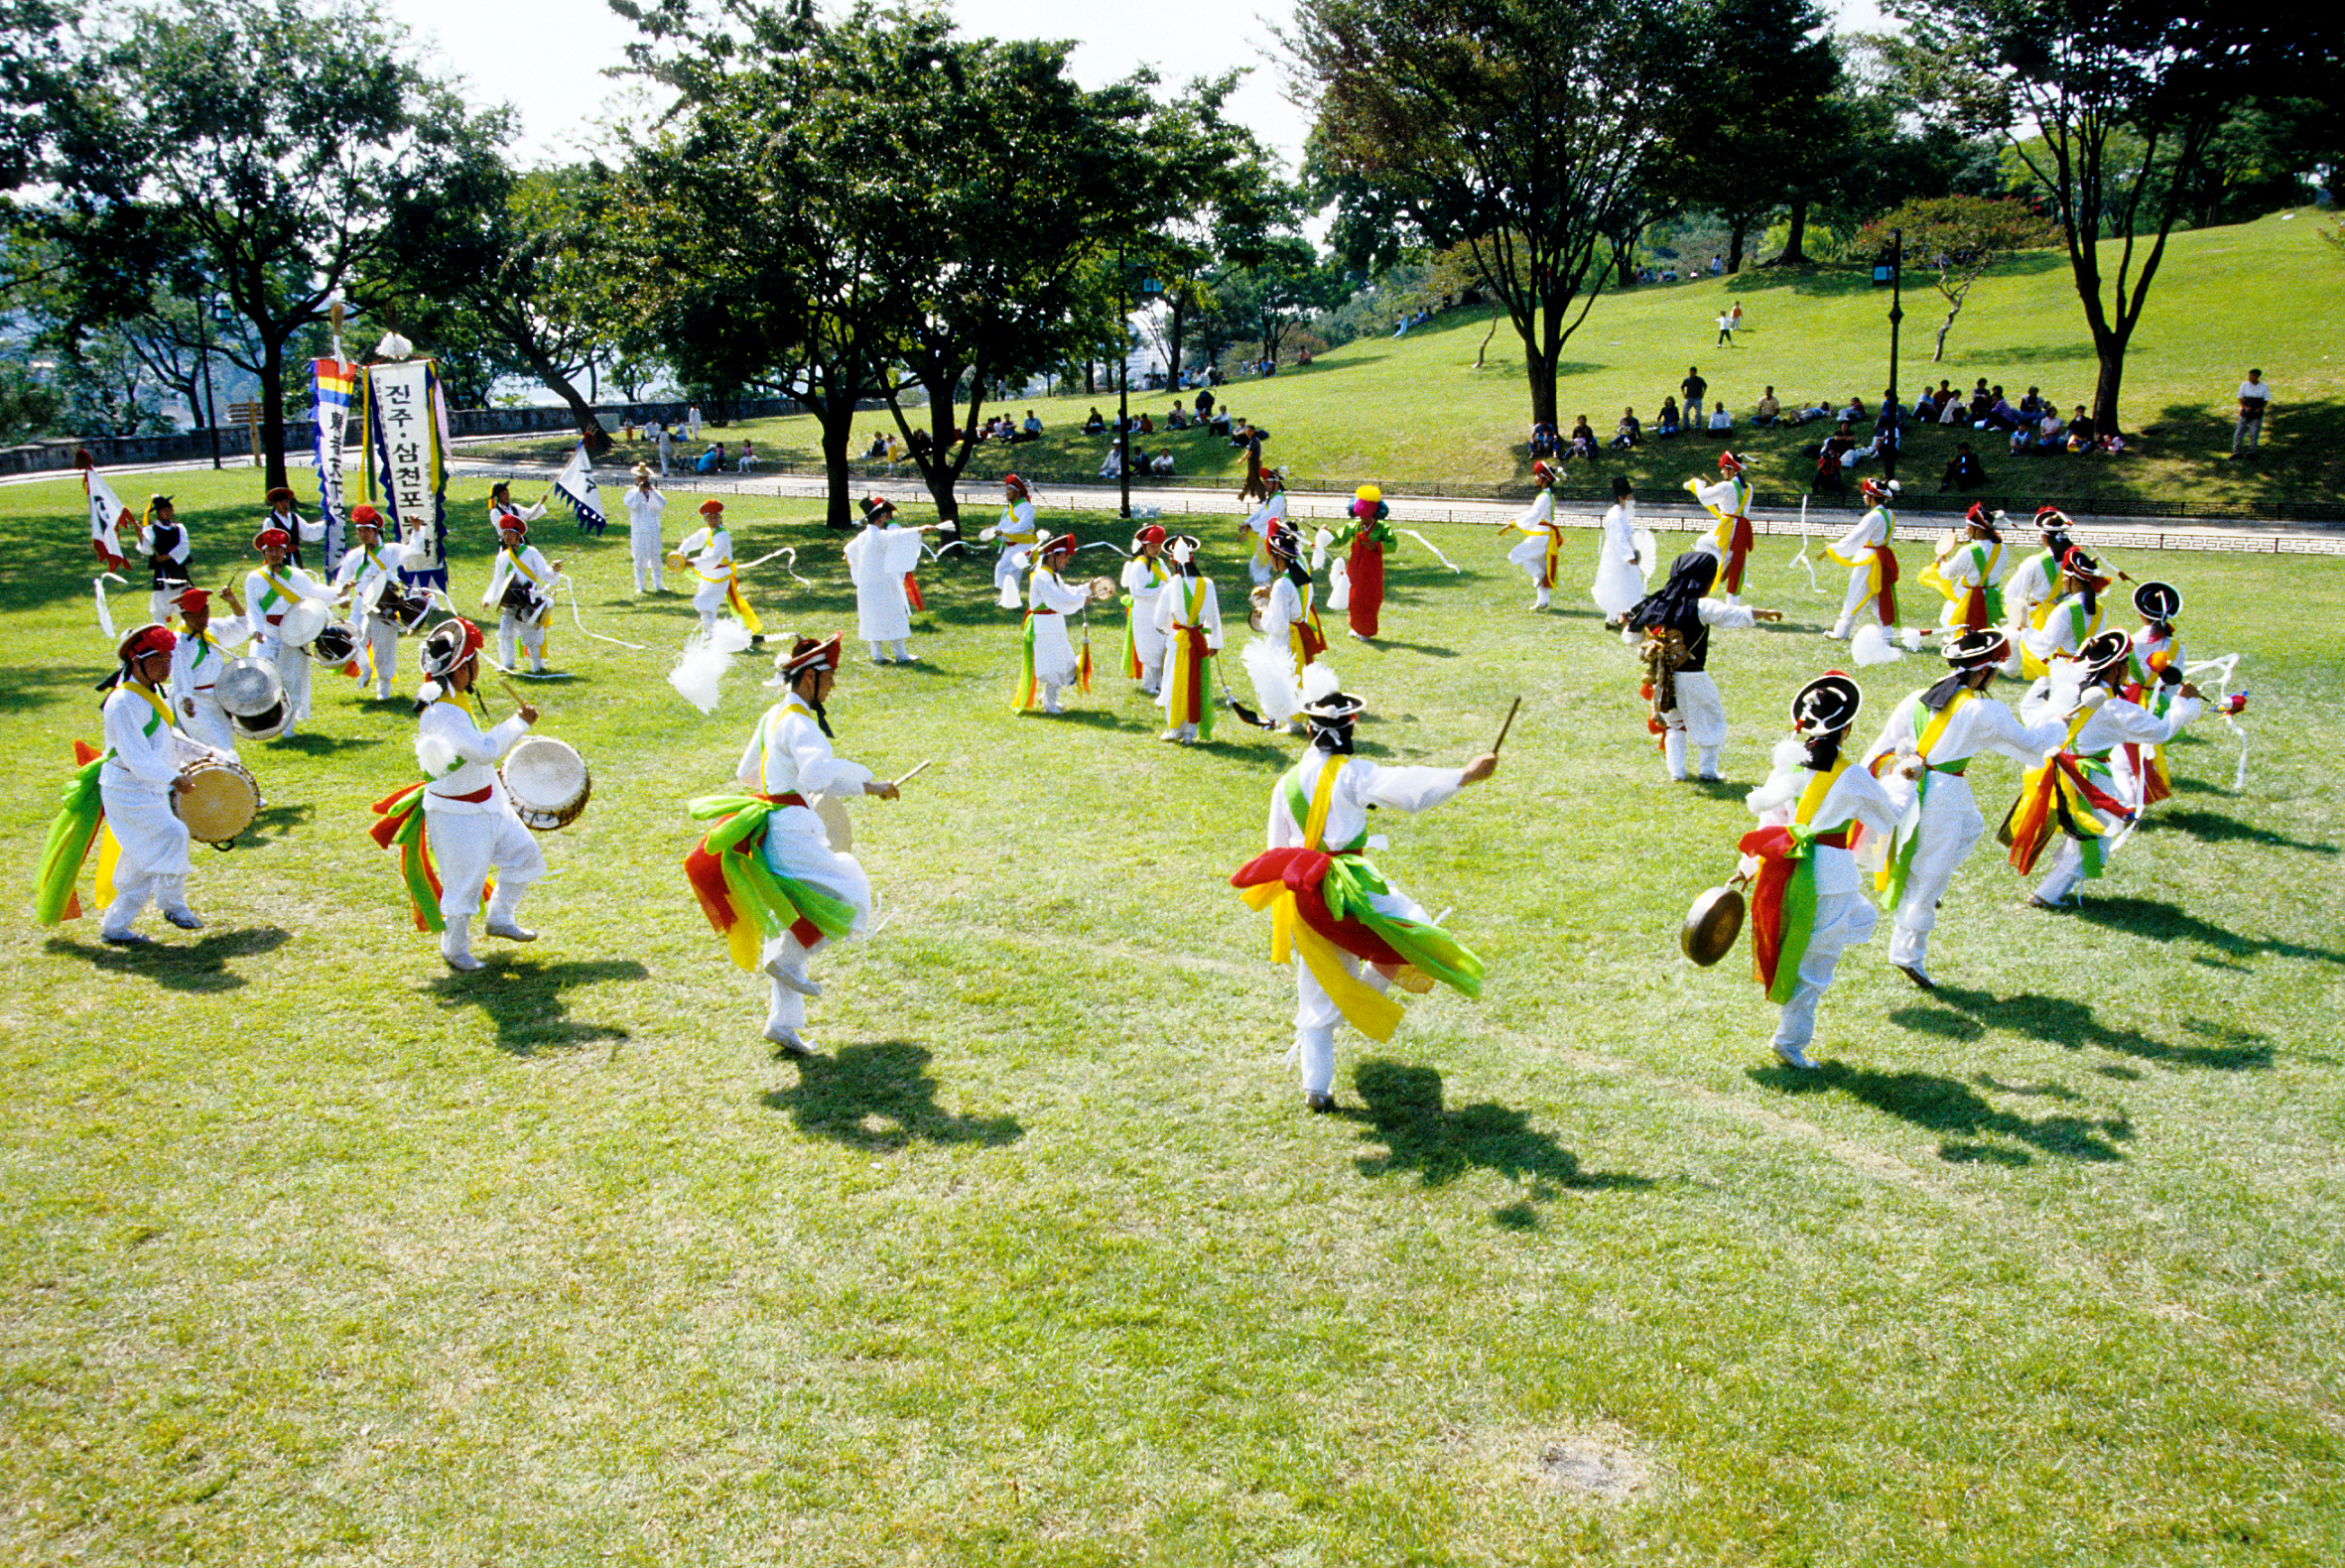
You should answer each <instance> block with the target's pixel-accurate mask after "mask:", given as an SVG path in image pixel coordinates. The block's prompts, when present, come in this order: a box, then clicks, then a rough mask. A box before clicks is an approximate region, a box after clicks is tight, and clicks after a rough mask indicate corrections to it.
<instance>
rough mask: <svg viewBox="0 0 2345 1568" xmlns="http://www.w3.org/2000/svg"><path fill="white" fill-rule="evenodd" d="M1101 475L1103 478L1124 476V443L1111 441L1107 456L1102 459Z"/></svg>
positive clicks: (1108, 445)
mask: <svg viewBox="0 0 2345 1568" xmlns="http://www.w3.org/2000/svg"><path fill="white" fill-rule="evenodd" d="M1100 477H1101V478H1103V479H1120V478H1122V477H1123V443H1121V442H1119V441H1111V442H1109V443H1108V444H1107V456H1106V457H1102V458H1101V459H1100Z"/></svg>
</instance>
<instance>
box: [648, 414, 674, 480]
mask: <svg viewBox="0 0 2345 1568" xmlns="http://www.w3.org/2000/svg"><path fill="white" fill-rule="evenodd" d="M653 446H654V447H655V448H657V450H658V452H659V456H660V477H661V478H663V479H664V478H666V477H667V476H668V464H669V463H670V462H672V461H674V460H675V457H676V433H675V432H674V431H672V430H670V429H669V428H668V422H667V421H666V420H661V421H660V434H659V438H658V440H657V441H655V442H654V443H653Z"/></svg>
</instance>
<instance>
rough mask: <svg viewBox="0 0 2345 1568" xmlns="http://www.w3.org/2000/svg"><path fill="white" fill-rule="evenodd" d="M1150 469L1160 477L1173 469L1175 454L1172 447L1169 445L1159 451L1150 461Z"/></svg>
mask: <svg viewBox="0 0 2345 1568" xmlns="http://www.w3.org/2000/svg"><path fill="white" fill-rule="evenodd" d="M1148 471H1149V472H1150V473H1153V474H1155V475H1156V476H1157V477H1158V478H1163V477H1165V476H1167V475H1169V474H1170V473H1171V472H1172V471H1173V454H1172V449H1171V448H1170V447H1167V448H1165V449H1164V450H1163V451H1162V452H1159V453H1158V454H1157V455H1156V456H1155V457H1154V458H1153V459H1151V460H1150V462H1149V463H1148Z"/></svg>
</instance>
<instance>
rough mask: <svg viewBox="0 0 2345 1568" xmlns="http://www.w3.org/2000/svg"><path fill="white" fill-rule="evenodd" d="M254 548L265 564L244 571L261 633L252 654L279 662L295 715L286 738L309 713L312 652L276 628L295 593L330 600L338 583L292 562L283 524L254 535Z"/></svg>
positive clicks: (289, 711) (249, 601)
mask: <svg viewBox="0 0 2345 1568" xmlns="http://www.w3.org/2000/svg"><path fill="white" fill-rule="evenodd" d="M252 548H253V549H255V550H257V551H259V552H260V553H261V565H260V566H258V567H256V568H254V569H253V570H252V571H250V572H247V573H246V574H245V575H244V602H245V603H246V604H247V605H248V606H249V609H248V611H247V613H248V614H249V616H250V617H251V620H252V632H253V636H254V637H255V638H256V639H258V642H257V646H255V647H254V649H253V654H254V656H255V657H257V658H262V659H266V660H268V661H269V662H270V663H271V664H274V665H275V666H277V678H278V680H279V681H281V682H282V683H283V684H284V687H285V711H286V713H287V714H288V715H290V716H291V718H290V719H289V721H288V722H287V723H286V726H285V729H284V732H283V734H281V735H279V737H278V738H279V739H284V738H286V737H287V736H290V735H291V734H292V733H293V726H294V723H296V722H298V721H300V720H302V719H307V718H309V717H310V655H309V654H308V652H306V651H305V650H303V649H300V648H289V647H287V646H286V645H285V641H284V639H283V638H282V637H280V636H279V635H278V630H277V628H278V625H279V623H280V622H282V621H283V620H284V619H285V612H286V611H287V610H289V609H291V608H293V605H294V601H295V600H296V599H305V598H312V599H316V600H318V601H319V602H320V603H322V604H330V603H332V602H333V589H332V588H327V587H326V585H325V584H323V583H321V582H319V581H318V580H317V579H316V578H314V577H312V576H310V574H309V573H307V572H304V571H303V570H302V569H301V568H300V567H297V566H292V565H290V564H288V560H287V558H288V556H289V555H290V553H291V552H292V550H293V538H292V536H291V535H290V534H288V533H287V532H286V531H285V530H284V529H282V528H264V529H262V530H261V531H260V532H259V533H257V534H255V535H253V536H252Z"/></svg>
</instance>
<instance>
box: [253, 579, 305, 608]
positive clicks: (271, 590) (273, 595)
mask: <svg viewBox="0 0 2345 1568" xmlns="http://www.w3.org/2000/svg"><path fill="white" fill-rule="evenodd" d="M260 579H261V584H262V588H261V608H262V609H264V610H266V609H267V608H268V607H269V606H270V605H271V604H274V603H275V602H277V601H278V600H279V599H283V600H284V601H285V602H286V603H288V604H290V603H292V602H293V601H294V600H295V599H297V598H299V597H301V595H300V594H298V593H296V592H294V590H293V585H292V584H290V583H288V582H286V581H285V580H284V579H283V578H280V577H277V576H276V575H274V574H273V573H270V572H268V571H266V570H264V571H263V572H262V573H261V574H260Z"/></svg>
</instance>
